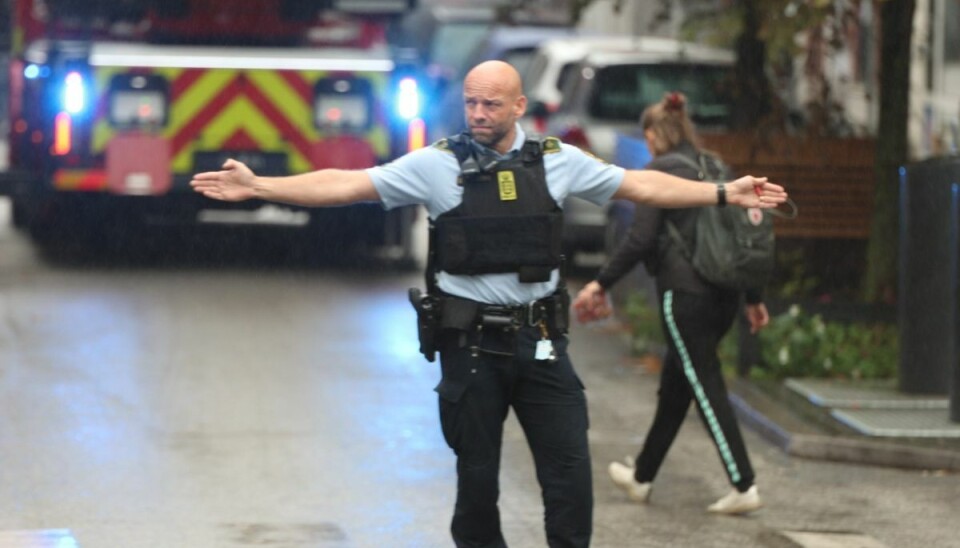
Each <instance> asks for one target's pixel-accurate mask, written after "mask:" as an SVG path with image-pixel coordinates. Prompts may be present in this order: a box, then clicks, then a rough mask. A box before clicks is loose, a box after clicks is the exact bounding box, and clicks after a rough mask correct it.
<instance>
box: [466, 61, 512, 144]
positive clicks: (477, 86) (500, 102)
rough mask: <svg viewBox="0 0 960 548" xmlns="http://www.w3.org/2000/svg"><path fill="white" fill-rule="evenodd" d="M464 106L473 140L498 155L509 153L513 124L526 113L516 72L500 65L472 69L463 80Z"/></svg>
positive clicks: (485, 65)
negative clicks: (491, 149) (494, 150)
mask: <svg viewBox="0 0 960 548" xmlns="http://www.w3.org/2000/svg"><path fill="white" fill-rule="evenodd" d="M463 102H464V114H465V117H466V121H467V126H468V127H469V128H470V133H471V134H472V135H473V138H474V140H476V141H477V142H478V143H480V144H482V145H484V146H488V147H490V148H494V149H496V150H498V151H500V152H501V153H505V152H506V151H508V150H510V147H511V146H512V145H513V141H514V138H515V137H516V128H515V124H516V121H517V119H519V118H520V117H521V116H523V113H524V112H525V111H526V109H527V98H526V97H524V96H523V86H522V84H521V83H520V74H519V73H518V72H517V69H515V68H513V67H512V66H510V65H509V64H508V63H504V62H503V61H486V62H483V63H480V64H479V65H477V66H475V67H473V68H472V69H471V70H470V72H468V73H467V76H466V78H464V80H463Z"/></svg>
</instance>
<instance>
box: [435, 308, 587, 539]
mask: <svg viewBox="0 0 960 548" xmlns="http://www.w3.org/2000/svg"><path fill="white" fill-rule="evenodd" d="M481 335H482V340H480V341H478V340H477V337H476V334H470V335H469V336H468V335H467V334H466V333H463V332H460V331H446V332H444V333H443V334H442V336H441V341H440V364H441V368H442V372H443V378H442V380H441V381H440V384H439V386H437V392H438V393H439V395H440V398H439V402H440V423H441V427H442V429H443V435H444V438H445V439H446V441H447V444H448V445H449V446H450V447H451V448H452V449H453V451H454V453H456V455H457V501H456V507H455V509H454V514H453V520H452V523H451V533H452V534H453V539H454V542H455V543H456V545H457V546H458V547H481V546H482V547H505V546H506V541H505V540H504V537H503V534H502V532H501V529H500V513H499V509H498V507H497V500H498V498H499V494H500V490H499V480H498V478H499V472H500V449H501V442H502V438H503V423H504V420H505V419H506V418H507V414H508V412H509V409H510V408H513V411H514V413H515V414H516V417H517V419H518V421H519V423H520V425H521V427H522V428H523V431H524V433H525V435H526V438H527V443H528V444H529V446H530V451H531V453H532V454H533V459H534V464H535V466H536V472H537V480H538V481H539V483H540V488H541V496H542V498H543V504H544V508H545V513H544V520H545V528H546V535H547V543H548V545H549V546H551V547H585V546H589V544H590V535H591V532H592V517H593V494H592V483H591V468H590V452H589V447H588V444H587V428H588V418H587V404H586V397H585V395H584V392H583V384H582V383H581V382H580V379H579V378H578V377H577V375H576V373H575V372H574V370H573V365H572V364H571V362H570V359H569V358H568V356H567V352H566V345H567V340H566V337H563V336H559V337H555V338H554V339H553V345H554V347H555V350H556V360H554V361H549V360H535V359H533V357H534V354H533V350H534V347H535V345H536V340H538V339H539V338H540V334H539V330H538V329H537V328H529V327H527V328H522V329H521V330H519V331H518V332H516V333H514V332H505V331H503V330H500V331H496V330H491V331H484V332H482V333H481ZM478 342H479V346H480V347H481V348H482V350H480V351H476V350H473V349H472V348H471V347H472V346H474V345H475V344H476V343H478ZM507 354H512V355H507Z"/></svg>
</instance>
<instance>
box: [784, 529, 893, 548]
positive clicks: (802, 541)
mask: <svg viewBox="0 0 960 548" xmlns="http://www.w3.org/2000/svg"><path fill="white" fill-rule="evenodd" d="M780 534H781V535H783V536H784V537H786V538H787V539H789V540H790V541H792V542H793V543H794V544H793V546H796V548H887V545H885V544H883V543H881V542H880V541H878V540H877V539H875V538H873V537H869V536H867V535H862V534H860V533H823V532H816V531H780Z"/></svg>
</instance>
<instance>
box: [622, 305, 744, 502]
mask: <svg viewBox="0 0 960 548" xmlns="http://www.w3.org/2000/svg"><path fill="white" fill-rule="evenodd" d="M738 306H739V302H738V301H737V300H736V299H717V298H715V297H711V296H709V295H699V294H693V293H683V292H677V291H667V292H665V293H664V294H663V295H662V296H661V316H662V323H663V329H664V333H665V334H666V340H667V356H666V359H665V360H664V364H663V371H662V373H661V377H660V391H659V399H658V402H657V412H656V416H655V417H654V419H653V425H652V426H651V427H650V431H649V432H648V434H647V438H646V441H645V442H644V445H643V450H642V451H641V452H640V455H639V456H638V457H637V471H636V479H637V481H640V482H650V481H653V478H654V477H656V475H657V471H658V470H659V469H660V465H661V464H662V463H663V459H664V457H666V454H667V451H668V450H669V449H670V445H671V444H673V440H674V438H676V435H677V431H678V430H679V429H680V425H682V424H683V421H684V418H685V417H686V414H687V409H688V408H689V407H690V402H691V401H693V402H694V403H695V404H696V405H697V411H698V412H699V414H700V418H701V419H702V420H703V423H704V425H705V426H706V429H707V433H708V434H709V435H710V437H711V438H712V439H713V443H714V445H716V447H717V452H718V453H719V455H720V461H721V463H722V464H723V468H724V470H725V471H726V473H727V476H728V477H729V479H730V483H731V484H733V485H734V486H735V487H736V488H737V489H738V490H740V491H745V490H746V489H748V488H749V487H750V486H751V485H753V480H754V474H753V468H752V467H751V466H750V458H749V457H748V456H747V449H746V446H745V445H744V443H743V437H742V435H741V433H740V428H739V426H738V425H737V419H736V416H735V414H734V411H733V408H732V406H731V405H730V400H729V399H728V396H727V388H726V384H725V383H724V380H723V375H722V374H721V370H720V361H719V359H718V358H717V345H718V344H719V342H720V339H721V338H723V336H724V334H726V332H727V331H728V330H729V329H730V326H731V325H732V323H733V320H734V318H735V317H736V314H737V308H738Z"/></svg>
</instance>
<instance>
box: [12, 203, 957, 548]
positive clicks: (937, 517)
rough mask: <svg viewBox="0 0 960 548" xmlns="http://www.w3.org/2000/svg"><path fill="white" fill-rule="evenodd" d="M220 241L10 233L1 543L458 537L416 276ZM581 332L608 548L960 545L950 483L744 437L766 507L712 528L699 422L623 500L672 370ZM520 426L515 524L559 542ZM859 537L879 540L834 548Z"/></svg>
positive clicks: (577, 335)
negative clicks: (52, 256) (801, 533)
mask: <svg viewBox="0 0 960 548" xmlns="http://www.w3.org/2000/svg"><path fill="white" fill-rule="evenodd" d="M0 221H4V219H3V218H2V214H0ZM4 222H5V221H4ZM171 245H174V246H175V247H176V246H180V247H181V248H182V246H183V242H182V241H177V242H173V243H172V244H171ZM259 245H266V246H267V247H272V245H271V244H270V242H269V240H265V241H261V242H259ZM224 247H226V246H224V245H223V242H222V241H221V242H217V241H216V240H213V241H206V242H203V243H200V244H194V243H191V248H192V249H194V252H192V253H188V254H184V253H179V252H171V253H169V254H163V255H161V256H159V257H152V258H149V257H148V258H142V257H141V258H140V259H138V260H136V261H132V262H131V261H127V260H122V259H120V260H118V259H116V258H114V259H113V260H109V261H96V262H92V263H91V262H87V261H84V260H79V261H78V260H77V259H75V258H74V259H70V260H66V261H55V262H51V261H50V260H49V259H48V258H45V257H44V256H42V255H41V254H39V253H38V251H37V249H36V248H35V247H34V246H33V245H32V244H31V242H30V241H29V240H27V239H26V238H24V237H23V236H22V235H21V234H19V233H16V232H14V231H12V230H11V229H10V228H9V227H8V226H6V225H5V224H0V402H2V404H0V405H2V406H3V407H2V409H3V412H2V413H0V546H4V547H6V546H24V547H26V546H31V547H33V546H40V545H39V544H20V545H16V544H3V539H4V538H5V536H4V534H5V533H10V532H12V531H24V530H32V531H37V530H68V531H69V536H71V537H72V538H74V539H75V544H63V545H59V544H58V545H57V546H58V547H60V546H80V547H82V548H141V547H142V548H146V547H151V548H152V547H156V548H207V547H225V548H227V547H244V546H267V547H272V548H278V547H282V548H301V547H328V546H329V547H363V548H366V547H371V548H373V547H434V546H438V547H440V546H451V545H452V544H451V542H450V540H449V536H448V534H447V527H448V523H449V518H450V512H451V507H452V501H453V496H454V492H453V488H454V468H453V467H454V459H453V456H452V453H451V452H450V450H449V449H448V448H447V447H446V445H445V444H444V442H443V439H442V437H441V435H440V430H439V424H438V420H437V414H436V398H435V394H434V392H433V387H434V386H435V384H436V382H437V380H438V373H437V367H436V365H435V364H430V363H427V362H426V361H425V360H423V358H422V357H421V356H420V355H419V354H418V353H417V349H416V343H415V340H414V338H413V337H414V326H413V313H412V309H411V308H410V307H409V304H408V303H407V301H406V288H407V287H410V286H414V285H420V284H421V275H420V273H419V272H396V271H391V270H389V269H386V268H383V267H382V265H378V264H355V263H351V264H347V265H343V264H321V265H317V264H309V265H306V264H302V263H298V262H297V261H296V260H293V261H290V260H280V259H278V257H279V255H277V254H276V253H275V252H274V253H267V254H266V255H264V254H257V253H252V252H251V249H250V246H247V249H246V250H245V251H243V252H237V253H231V252H229V251H225V250H224ZM302 251H303V250H301V252H302ZM572 336H573V339H574V342H573V346H572V348H573V352H574V359H575V363H577V364H578V365H577V366H578V369H579V371H580V373H581V376H582V377H583V380H584V381H585V383H586V385H587V387H588V392H587V393H588V398H589V402H590V412H591V421H592V423H591V424H592V426H591V443H592V448H593V449H592V450H593V457H594V463H593V466H594V472H595V473H594V478H595V489H594V490H595V497H596V517H595V523H596V526H595V527H596V533H595V536H594V540H595V542H594V545H595V546H599V547H611V548H615V547H621V546H651V547H654V546H656V547H659V546H681V547H683V546H691V547H695V546H710V547H721V548H722V547H737V548H743V547H749V546H776V545H777V544H776V543H775V542H773V540H771V539H775V538H776V535H777V534H778V533H779V532H781V531H784V530H792V529H797V530H812V531H816V532H820V533H823V532H828V531H848V532H856V533H861V534H863V535H865V536H866V537H869V538H870V539H871V540H872V541H873V542H876V543H877V544H876V545H877V546H889V547H901V546H927V547H931V548H933V547H947V546H960V541H958V540H957V539H956V533H955V525H953V524H952V523H955V521H956V518H957V516H960V510H958V508H960V478H958V477H957V476H951V475H944V474H941V473H938V472H936V471H929V472H916V471H912V472H911V471H899V470H891V469H884V468H872V467H862V466H856V465H844V464H832V463H824V462H815V461H804V460H797V459H792V458H790V457H787V456H785V455H783V454H782V453H781V452H780V451H779V450H778V449H776V448H774V447H772V446H769V445H767V444H766V443H765V442H764V441H763V440H762V439H761V438H759V437H757V436H755V435H753V433H752V432H747V433H746V435H747V443H748V445H749V447H750V451H751V455H752V456H753V459H754V465H755V467H756V468H757V471H758V476H759V480H760V487H761V493H762V494H763V495H764V498H765V500H766V502H767V507H766V508H764V509H763V510H761V511H760V512H757V513H756V514H755V515H753V516H750V517H747V518H726V517H715V516H709V515H707V514H706V513H705V512H704V511H703V509H704V508H705V506H706V505H707V504H709V503H710V502H712V501H713V500H714V499H716V498H717V497H719V496H720V495H722V494H724V493H725V492H726V490H727V486H726V483H725V480H724V478H723V476H722V475H721V470H720V465H719V460H718V458H717V457H716V454H715V452H714V450H713V448H712V446H711V445H710V444H709V442H708V441H707V438H706V435H705V434H704V431H703V429H702V427H701V426H700V425H699V424H698V422H697V419H696V417H695V416H694V415H693V414H692V413H691V415H690V420H689V421H688V422H689V424H687V425H686V426H685V427H684V429H683V430H682V431H681V434H680V437H679V438H678V440H677V443H676V445H675V447H674V448H673V450H672V451H671V453H670V456H669V457H668V461H667V464H666V465H665V466H664V469H663V470H662V473H661V476H660V478H658V482H657V484H656V486H655V490H654V495H653V504H652V505H650V506H649V507H637V506H635V505H633V504H630V503H628V502H626V501H625V499H624V497H623V496H622V494H621V493H620V492H618V491H617V490H615V489H614V488H612V487H611V486H610V485H609V483H608V481H607V479H606V476H605V469H606V463H607V462H608V461H609V460H611V459H618V458H621V457H622V456H624V455H625V454H628V453H632V452H633V451H634V450H635V448H636V447H637V446H638V444H639V443H640V441H641V440H642V435H643V432H644V431H645V428H646V426H647V424H648V422H649V420H650V417H651V413H652V410H653V405H654V399H655V393H656V376H655V375H653V374H651V373H649V372H647V371H645V370H644V369H643V368H641V367H638V366H637V365H635V364H633V363H632V362H631V361H630V360H628V359H627V358H626V357H625V356H624V352H625V345H624V340H623V339H622V337H621V335H620V334H618V333H617V332H616V331H615V330H613V329H587V328H583V327H579V326H578V327H577V328H576V329H575V331H574V333H573V335H572ZM509 421H510V425H509V427H508V431H507V435H506V444H505V447H504V456H503V460H504V469H503V472H502V477H501V490H502V505H501V508H502V514H503V523H504V530H505V533H506V535H507V538H508V541H510V543H511V546H514V547H537V546H544V541H543V534H542V532H541V516H542V508H541V506H540V503H539V495H538V493H537V489H536V483H535V479H534V476H533V470H532V466H531V464H530V457H529V451H528V450H527V449H526V447H525V445H524V442H523V437H522V435H521V433H520V432H519V429H518V428H517V426H516V424H515V421H514V420H513V419H512V418H511V419H509ZM854 545H857V546H872V545H869V544H840V545H837V546H854ZM50 546H54V544H50ZM811 546H817V545H816V544H814V545H811ZM819 546H828V545H827V544H820V545H819ZM831 546H833V545H831Z"/></svg>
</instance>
